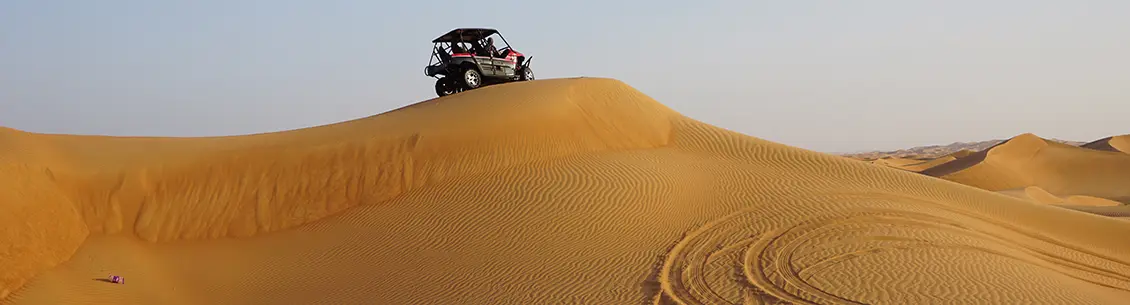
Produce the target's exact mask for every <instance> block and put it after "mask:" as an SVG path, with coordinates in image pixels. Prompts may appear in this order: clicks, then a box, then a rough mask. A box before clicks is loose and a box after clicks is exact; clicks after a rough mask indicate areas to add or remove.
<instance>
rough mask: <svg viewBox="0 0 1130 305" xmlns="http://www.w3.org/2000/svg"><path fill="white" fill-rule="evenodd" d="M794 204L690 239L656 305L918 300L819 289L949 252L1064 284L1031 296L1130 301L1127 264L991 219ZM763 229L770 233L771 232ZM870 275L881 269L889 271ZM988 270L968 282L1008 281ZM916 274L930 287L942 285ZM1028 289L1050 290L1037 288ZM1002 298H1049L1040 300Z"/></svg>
mask: <svg viewBox="0 0 1130 305" xmlns="http://www.w3.org/2000/svg"><path fill="white" fill-rule="evenodd" d="M795 201H797V200H782V202H780V203H764V204H757V205H752V206H754V208H750V209H744V210H740V211H737V212H735V213H732V214H729V215H727V216H724V217H722V218H719V219H716V220H714V221H711V222H709V223H706V224H705V225H703V226H702V227H700V228H699V229H697V230H695V231H694V232H692V233H689V234H687V235H686V237H684V238H683V239H682V240H681V241H680V242H679V243H678V244H676V245H675V247H674V248H673V249H672V250H671V251H670V252H669V253H668V254H667V256H666V260H665V261H664V263H663V266H662V269H661V271H660V275H659V276H660V283H661V289H662V291H661V294H662V295H660V296H657V297H656V298H655V300H656V301H655V303H656V304H662V303H663V302H661V301H660V300H671V301H673V302H677V303H679V304H749V303H755V304H756V303H761V302H763V301H757V300H754V298H759V299H761V300H765V299H769V300H772V301H785V302H791V303H797V304H875V303H886V302H892V303H902V302H906V301H912V300H910V298H913V296H909V295H903V294H904V293H905V292H902V291H900V287H870V289H872V290H874V289H880V290H884V291H883V293H882V294H884V295H883V296H878V295H874V294H867V293H864V292H856V291H852V290H851V289H849V288H850V286H867V285H869V284H868V283H863V282H865V281H868V280H869V279H867V278H855V279H844V278H837V279H833V282H835V281H840V282H841V283H842V282H843V281H844V280H848V281H849V282H848V283H843V285H842V286H845V287H832V286H828V285H822V284H820V283H827V282H828V280H829V279H827V278H824V277H825V273H826V272H827V271H828V270H830V269H834V268H843V266H844V265H848V263H849V262H852V261H861V260H860V259H861V258H864V257H869V256H872V257H876V259H880V261H882V260H881V258H882V256H883V255H891V254H893V253H915V252H913V251H917V250H919V249H934V250H931V251H945V253H952V254H953V255H959V256H962V257H964V258H965V260H967V261H970V262H971V263H976V262H978V261H982V259H995V258H1004V259H1006V260H1008V261H1009V262H1012V264H1014V265H1021V266H1023V267H1024V268H1027V269H1029V270H1035V272H1040V273H1044V274H1050V277H1051V278H1056V279H1059V280H1060V282H1059V283H1061V284H1064V285H1058V286H1059V287H1049V288H1048V289H1034V290H1027V291H1039V290H1042V291H1045V292H1047V293H1049V294H1055V293H1057V292H1062V291H1063V290H1066V289H1068V288H1065V287H1072V285H1068V284H1072V283H1070V282H1073V281H1074V282H1075V283H1074V284H1079V283H1086V284H1091V285H1096V286H1097V287H1105V288H1107V289H1112V290H1118V291H1121V292H1123V293H1127V295H1130V264H1127V263H1126V262H1118V261H1115V260H1113V259H1109V258H1105V257H1101V256H1099V255H1096V254H1092V253H1087V252H1084V251H1081V250H1077V249H1072V248H1070V247H1067V246H1066V245H1062V244H1057V243H1055V242H1054V241H1051V240H1048V239H1044V238H1040V237H1039V236H1035V235H1031V234H1030V233H1026V232H1024V231H1023V230H1020V229H1019V228H1015V227H1012V226H1009V225H1007V224H1004V223H1000V222H997V221H994V220H992V219H990V218H983V217H977V216H976V215H972V214H969V213H961V212H960V211H957V210H953V209H949V208H944V207H942V206H939V205H937V204H935V203H932V202H929V201H923V200H918V199H913V198H906V197H903V196H892V195H885V194H875V195H824V196H820V197H809V198H806V200H805V201H810V202H809V203H811V202H820V203H826V204H825V206H827V207H828V209H827V210H826V211H824V212H822V213H819V214H817V215H811V214H809V215H806V216H804V217H801V216H799V215H796V214H791V213H790V212H789V210H790V208H788V207H789V206H797V205H798V203H797V202H795ZM908 201H910V202H908ZM908 203H910V204H908ZM766 223H771V225H770V226H766ZM986 257H992V258H986ZM886 262H888V263H890V265H889V266H885V268H887V269H888V270H889V271H888V272H887V273H890V274H913V273H914V272H915V269H917V268H920V267H921V266H917V265H915V263H914V262H913V261H912V262H907V261H906V260H903V261H898V262H895V261H886ZM734 268H740V270H741V277H740V278H735V279H734V280H731V281H719V280H717V279H718V276H717V274H719V273H720V272H727V271H728V270H726V269H731V270H732V269H734ZM869 268H873V269H875V270H883V269H882V268H884V267H883V266H869ZM876 268H877V269H876ZM984 272H985V273H983V274H965V275H964V276H965V277H966V278H968V279H987V278H999V277H1007V276H1009V274H998V273H997V272H995V271H994V270H993V268H988V267H986V268H985V271H984ZM876 273H877V274H875V275H873V276H877V277H876V278H875V280H874V281H875V282H883V281H885V279H882V277H884V276H890V275H887V274H884V272H882V271H880V272H876ZM917 276H919V277H920V278H919V280H924V281H938V280H941V279H942V278H943V277H944V276H942V275H931V274H927V275H917ZM931 276H933V277H931ZM957 276H962V275H957ZM860 277H864V275H860ZM1020 281H1021V282H1023V281H1024V280H1023V279H1020ZM974 282H975V281H974ZM921 284H922V283H918V284H916V285H921ZM934 284H940V283H934ZM1025 284H1027V285H1040V286H1045V285H1046V284H1045V283H1042V282H1039V281H1036V280H1032V281H1028V282H1027V283H1025ZM870 285H871V286H874V283H871V284H870ZM835 286H841V285H835ZM935 286H937V285H935ZM1078 286H1081V285H1078ZM1029 288H1031V287H1029ZM1036 288H1043V287H1036ZM1096 289H1100V288H1096ZM845 292H846V293H845ZM1006 292H1007V291H1006V290H997V291H996V292H993V291H964V292H963V293H967V294H969V295H968V296H966V297H967V298H969V299H971V300H977V299H980V300H982V302H983V301H984V300H987V299H998V298H1000V295H992V294H999V293H1006ZM938 293H940V294H943V293H946V292H945V291H939V292H938ZM978 293H980V294H982V295H978ZM766 297H768V298H766ZM919 297H920V296H919ZM1006 299H1013V300H1043V301H1047V300H1049V299H1048V298H1042V296H1039V295H1027V296H1019V295H1018V296H1015V298H1006ZM935 301H936V300H935Z"/></svg>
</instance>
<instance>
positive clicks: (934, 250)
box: [0, 79, 1130, 304]
mask: <svg viewBox="0 0 1130 305" xmlns="http://www.w3.org/2000/svg"><path fill="white" fill-rule="evenodd" d="M19 137H23V138H26V139H24V140H21V141H23V142H21V143H23V145H25V146H29V147H33V148H34V149H44V150H47V151H51V152H53V153H55V154H58V156H57V157H56V158H55V159H47V158H46V157H44V158H45V159H37V158H39V157H35V158H33V156H42V155H40V154H26V153H9V152H2V154H4V155H11V156H15V157H12V159H15V160H17V161H15V162H16V163H17V164H25V165H24V166H26V167H28V168H30V169H29V170H26V172H28V173H44V174H42V175H41V176H40V177H45V176H47V174H46V172H47V170H44V168H48V169H50V172H52V173H53V174H52V175H53V176H54V177H56V178H55V180H54V182H51V180H43V181H40V180H35V181H32V180H28V181H29V182H28V183H27V185H14V186H9V184H4V185H5V186H9V187H10V188H12V189H19V190H24V189H25V188H32V186H29V185H31V184H34V186H36V187H43V188H45V189H44V190H42V191H41V192H40V193H42V194H61V195H56V196H65V197H64V199H61V200H62V201H61V202H68V203H69V204H70V205H72V206H73V207H74V212H73V213H71V216H72V217H74V218H76V219H77V220H74V221H62V222H63V224H57V225H58V226H63V227H68V228H71V230H70V231H63V232H62V233H66V232H78V233H75V236H79V239H80V240H81V237H82V236H85V235H87V234H89V236H88V237H86V238H85V242H83V243H82V245H81V247H78V248H77V250H76V249H74V245H73V244H74V243H73V242H71V243H70V244H68V243H67V242H58V243H53V242H54V241H50V240H44V241H39V242H38V243H29V244H34V245H37V246H38V247H41V248H47V249H61V250H60V251H62V252H60V253H65V252H67V251H74V255H73V256H71V257H70V259H69V260H67V261H66V262H64V263H62V264H61V265H58V266H57V267H54V268H50V269H47V267H37V268H39V269H36V268H31V269H28V270H39V274H38V276H36V277H34V278H32V279H31V281H30V282H28V283H27V284H26V285H25V286H23V288H22V289H20V290H17V291H16V292H15V293H13V294H12V295H11V296H10V297H9V298H8V299H6V300H4V301H2V302H0V303H3V304H433V303H444V304H545V303H579V304H640V303H655V304H674V303H676V302H678V303H683V304H720V303H722V304H726V303H742V302H745V303H758V302H765V303H771V302H772V301H773V300H786V301H792V302H799V303H804V302H813V303H822V304H828V303H851V302H860V303H870V304H927V303H936V302H942V301H944V302H947V303H962V304H970V303H994V302H999V301H1000V300H1010V301H1017V302H1021V303H1024V302H1028V303H1031V302H1038V303H1056V304H1068V303H1071V304H1117V303H1119V302H1121V301H1123V300H1126V299H1130V244H1127V243H1125V242H1124V237H1125V236H1127V234H1130V222H1126V221H1123V220H1118V219H1114V218H1108V217H1102V216H1097V215H1092V214H1086V213H1078V212H1073V211H1068V210H1064V209H1059V208H1055V207H1052V206H1047V205H1040V204H1033V203H1030V202H1027V201H1023V200H1019V199H1013V198H1009V197H1007V196H1001V195H998V194H994V193H991V192H985V191H981V190H978V189H975V188H972V187H968V186H963V185H959V184H955V183H948V182H946V181H941V180H938V179H933V178H930V177H925V176H922V175H918V174H914V173H909V172H903V171H896V170H890V169H885V168H881V167H875V166H871V165H867V164H864V163H861V162H855V161H851V160H847V159H844V158H840V157H836V156H831V155H826V154H820V153H816V152H811V151H806V150H802V149H798V148H794V147H789V146H785V145H781V144H777V143H772V142H768V141H765V140H761V139H758V138H754V137H749V136H745V135H742V134H738V133H734V132H731V131H727V130H724V129H720V128H717V127H713V126H710V125H707V124H704V123H701V122H698V121H695V120H693V119H690V118H687V117H684V116H681V115H679V114H678V113H675V112H673V111H671V110H670V109H668V108H666V107H663V106H662V105H661V104H659V103H657V102H655V101H653V100H651V99H650V98H648V97H647V96H645V95H643V94H642V93H639V92H638V91H636V90H634V89H632V88H630V87H628V86H626V85H624V84H622V83H620V82H618V81H614V80H608V79H562V80H542V81H534V82H529V83H519V84H509V85H502V86H496V87H487V88H483V89H479V90H475V91H471V92H467V93H463V94H459V95H455V96H449V97H445V98H440V99H435V100H431V101H426V102H423V103H420V104H417V105H413V106H410V107H406V108H404V109H400V110H397V111H393V112H389V113H385V114H381V115H378V116H374V117H370V118H365V119H360V120H355V121H350V122H344V123H340V124H335V125H329V126H323V127H316V128H309V129H302V130H295V131H288V132H280V133H272V134H262V135H249V136H239V137H220V138H192V139H165V138H159V139H158V138H103V137H73V136H54V135H33V134H22V133H21V134H20V135H19ZM36 145H39V146H36ZM0 173H3V175H8V174H7V172H0ZM5 177H9V178H11V177H13V176H5ZM18 177H22V176H18ZM21 181H22V180H21ZM53 192H54V193H53ZM25 193H31V192H30V191H26V192H25ZM37 194H39V193H37ZM50 199H51V198H31V197H27V198H23V199H21V200H23V201H24V202H28V203H34V204H39V201H37V200H44V201H45V202H47V201H50ZM3 204H6V205H7V204H10V203H9V202H7V201H6V202H3ZM29 213H30V212H29ZM1063 223H1070V224H1072V225H1071V226H1070V227H1064V226H1063V225H1062V224H1063ZM79 224H82V225H79ZM0 227H2V228H3V229H4V230H5V232H12V231H14V232H17V233H20V234H24V235H28V236H52V238H55V236H59V235H58V234H62V233H59V232H55V231H49V230H47V229H45V228H44V227H45V226H32V225H25V223H23V222H15V223H0ZM83 230H87V231H83ZM85 232H89V233H85ZM55 239H58V238H55ZM0 255H8V256H7V257H4V258H5V259H8V261H15V262H17V263H21V264H37V263H42V262H49V261H51V258H49V257H36V256H18V257H16V258H17V259H18V260H13V259H11V257H12V256H11V254H4V253H0ZM44 270H46V271H44ZM108 273H114V274H120V275H124V276H125V277H126V278H127V280H128V284H127V285H113V284H108V283H104V282H101V281H97V280H92V279H94V278H99V277H104V276H105V275H106V274H108ZM6 285H9V284H7V283H6ZM8 287H12V286H8Z"/></svg>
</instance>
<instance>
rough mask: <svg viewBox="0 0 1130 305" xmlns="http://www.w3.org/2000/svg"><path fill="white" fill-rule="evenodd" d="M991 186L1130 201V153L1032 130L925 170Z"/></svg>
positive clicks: (953, 178) (927, 173)
mask: <svg viewBox="0 0 1130 305" xmlns="http://www.w3.org/2000/svg"><path fill="white" fill-rule="evenodd" d="M921 173H922V174H925V175H930V176H934V177H940V178H943V179H946V180H950V181H954V182H958V183H961V184H965V185H970V186H975V187H978V188H981V189H985V190H990V191H1001V190H1008V189H1018V188H1024V187H1028V186H1037V187H1039V188H1041V189H1043V190H1046V191H1047V192H1049V193H1051V194H1054V195H1055V196H1060V197H1066V196H1077V195H1082V196H1091V197H1099V198H1105V199H1110V200H1114V201H1119V202H1123V203H1127V202H1130V188H1128V187H1126V186H1128V185H1130V155H1127V154H1123V153H1117V152H1108V151H1099V150H1092V149H1085V148H1081V147H1075V146H1070V145H1065V144H1060V143H1055V142H1050V141H1047V140H1044V139H1042V138H1040V137H1038V136H1036V135H1033V134H1023V135H1019V136H1016V137H1014V138H1012V139H1009V140H1008V141H1006V142H1003V143H1001V144H998V145H997V146H994V147H992V148H989V149H986V150H984V151H981V152H979V153H977V154H973V155H970V156H967V157H965V158H960V159H957V160H954V161H951V162H947V163H945V164H942V165H939V166H936V167H933V168H929V169H926V170H923V171H922V172H921Z"/></svg>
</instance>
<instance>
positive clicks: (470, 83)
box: [424, 28, 533, 96]
mask: <svg viewBox="0 0 1130 305" xmlns="http://www.w3.org/2000/svg"><path fill="white" fill-rule="evenodd" d="M493 36H498V38H499V40H500V41H501V42H502V45H500V46H502V48H499V49H495V44H493V39H490V42H487V43H486V44H490V45H486V44H484V43H483V41H484V40H485V39H487V38H489V37H493ZM432 43H433V46H432V56H431V58H430V59H429V60H428V65H427V66H426V67H424V75H426V76H430V77H433V78H436V79H437V81H436V93H437V94H439V95H440V96H443V95H448V94H454V93H457V92H460V91H464V90H469V89H475V88H478V87H480V86H483V85H489V84H494V83H505V82H511V81H520V80H532V79H533V70H531V69H529V64H530V59H532V57H530V58H527V57H526V56H525V55H524V54H522V53H520V52H518V51H517V50H514V49H513V47H511V45H510V42H509V41H506V37H503V36H502V34H501V33H499V32H498V30H495V29H490V28H457V29H454V30H451V31H450V32H447V33H445V34H443V35H441V36H439V37H437V38H436V39H433V40H432ZM471 70H474V71H471Z"/></svg>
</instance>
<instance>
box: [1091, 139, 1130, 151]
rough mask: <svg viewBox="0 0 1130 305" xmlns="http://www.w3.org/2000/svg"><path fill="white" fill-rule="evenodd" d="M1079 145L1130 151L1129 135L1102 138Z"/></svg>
mask: <svg viewBox="0 0 1130 305" xmlns="http://www.w3.org/2000/svg"><path fill="white" fill-rule="evenodd" d="M1081 147H1084V148H1090V149H1096V150H1105V151H1117V152H1124V153H1130V135H1120V136H1113V137H1108V138H1103V139H1100V140H1097V141H1094V142H1090V143H1087V144H1083V145H1082V146H1081Z"/></svg>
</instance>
